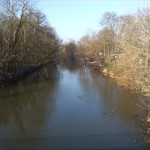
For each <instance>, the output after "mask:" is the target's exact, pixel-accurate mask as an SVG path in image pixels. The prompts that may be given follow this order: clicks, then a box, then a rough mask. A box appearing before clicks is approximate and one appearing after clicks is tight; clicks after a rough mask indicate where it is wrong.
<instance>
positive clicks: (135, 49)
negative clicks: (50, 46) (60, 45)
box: [67, 8, 150, 96]
mask: <svg viewBox="0 0 150 150" xmlns="http://www.w3.org/2000/svg"><path fill="white" fill-rule="evenodd" d="M99 24H100V30H99V31H98V32H96V33H92V34H91V33H90V34H87V35H85V36H83V37H82V38H81V39H80V40H79V41H78V43H75V42H70V43H69V44H67V45H75V46H76V48H74V49H75V50H72V52H73V51H75V55H76V56H77V55H78V57H79V58H80V59H81V60H85V61H86V60H87V62H88V63H89V62H90V61H95V62H96V64H98V65H99V66H103V67H102V68H103V70H105V71H104V72H105V73H106V74H109V75H110V76H111V77H113V78H115V79H116V80H117V81H118V82H119V84H121V85H123V86H125V87H127V88H131V89H133V90H136V91H138V92H139V91H140V92H143V93H144V94H145V95H147V96H150V9H148V8H145V9H142V10H138V11H137V12H136V13H134V14H127V15H123V16H118V15H117V14H116V13H115V12H106V13H104V14H103V16H102V18H101V19H100V21H99ZM75 46H74V47H75ZM68 54H69V55H70V54H71V53H70V52H69V53H68Z"/></svg>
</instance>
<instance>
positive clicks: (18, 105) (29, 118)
mask: <svg viewBox="0 0 150 150" xmlns="http://www.w3.org/2000/svg"><path fill="white" fill-rule="evenodd" d="M48 71H49V70H48V69H47V75H48V74H49V72H48ZM47 79H48V78H47ZM49 79H50V78H49ZM55 87H56V80H46V81H44V80H43V81H38V82H33V83H30V84H23V85H18V86H15V87H10V88H8V89H4V90H1V93H0V125H1V126H4V128H9V127H10V128H11V129H12V128H13V127H14V130H15V129H17V130H19V132H22V133H26V132H28V129H32V128H33V129H34V128H38V127H42V126H43V124H44V122H45V121H46V117H50V115H51V114H52V112H53V110H54V102H55V100H54V96H53V94H54V92H55ZM47 107H48V109H46V108H47ZM11 132H16V131H13V129H12V131H11Z"/></svg>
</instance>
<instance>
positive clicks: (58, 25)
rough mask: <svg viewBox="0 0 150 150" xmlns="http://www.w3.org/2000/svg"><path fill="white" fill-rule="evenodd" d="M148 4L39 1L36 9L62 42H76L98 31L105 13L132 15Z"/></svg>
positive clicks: (96, 0)
mask: <svg viewBox="0 0 150 150" xmlns="http://www.w3.org/2000/svg"><path fill="white" fill-rule="evenodd" d="M149 3H150V2H149V0H39V2H38V9H40V10H41V11H42V12H43V13H44V14H45V15H46V16H47V19H48V21H49V23H50V24H51V26H53V27H54V28H55V30H56V32H57V34H58V35H59V37H60V38H61V39H63V41H69V40H71V39H73V40H76V41H77V40H79V39H80V38H81V37H82V36H83V35H85V34H86V33H90V32H92V31H97V30H99V29H100V26H99V24H98V21H99V20H100V18H101V16H102V15H103V14H104V13H105V12H107V11H110V12H112V11H114V12H116V13H117V14H118V15H123V14H128V13H134V12H136V10H137V8H144V7H147V6H149Z"/></svg>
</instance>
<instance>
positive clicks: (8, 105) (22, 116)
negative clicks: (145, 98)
mask: <svg viewBox="0 0 150 150" xmlns="http://www.w3.org/2000/svg"><path fill="white" fill-rule="evenodd" d="M48 70H49V69H45V70H44V73H43V75H41V74H42V73H40V80H34V81H32V82H31V81H30V82H29V83H28V82H24V83H20V84H18V85H16V86H12V87H10V88H7V89H2V90H1V92H0V149H118V150H120V149H138V150H141V149H150V145H148V144H146V142H145V141H144V138H143V135H142V133H141V129H142V121H141V120H142V118H143V117H145V116H146V113H147V112H146V111H144V110H142V109H141V107H139V106H138V105H139V95H135V94H131V93H130V92H129V91H127V90H123V89H122V88H120V87H118V86H117V85H116V84H115V83H114V82H113V81H111V80H110V79H108V78H106V77H104V76H102V75H101V74H100V73H96V72H92V71H90V70H89V69H87V68H86V69H73V70H72V69H67V68H58V71H59V74H57V76H56V74H54V76H55V78H54V77H53V76H51V77H49V74H50V73H51V72H50V73H49V71H48ZM45 74H46V75H45ZM41 76H42V78H41ZM36 78H38V77H37V75H36Z"/></svg>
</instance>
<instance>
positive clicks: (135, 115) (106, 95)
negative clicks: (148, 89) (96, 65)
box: [79, 71, 147, 127]
mask: <svg viewBox="0 0 150 150" xmlns="http://www.w3.org/2000/svg"><path fill="white" fill-rule="evenodd" d="M90 72H91V71H90ZM79 78H80V82H81V83H82V85H83V87H84V90H85V93H86V94H89V93H92V92H93V91H94V92H93V94H94V93H95V95H96V94H97V93H99V99H100V103H99V104H100V108H101V109H102V111H103V112H106V113H109V114H110V113H111V114H112V112H113V110H115V111H117V115H118V117H119V119H120V120H122V121H123V122H124V123H125V124H129V125H132V124H133V123H135V124H136V126H138V127H141V123H142V122H141V121H140V120H141V119H142V118H143V117H145V116H146V114H147V111H145V110H141V109H140V107H139V105H140V101H139V95H135V94H131V93H130V91H128V90H125V89H123V88H121V87H118V86H117V85H116V83H115V82H114V81H112V80H111V79H109V78H107V77H104V76H102V75H100V74H99V73H96V72H91V73H89V72H88V71H87V72H84V71H80V76H79Z"/></svg>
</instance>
